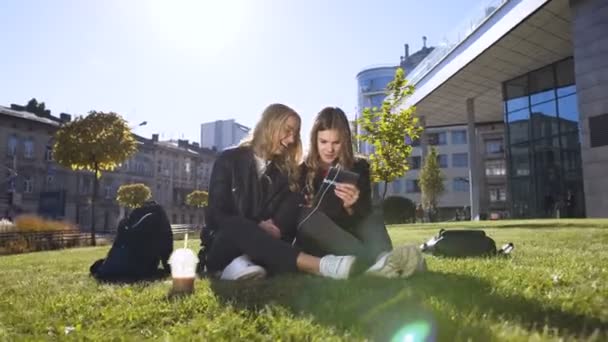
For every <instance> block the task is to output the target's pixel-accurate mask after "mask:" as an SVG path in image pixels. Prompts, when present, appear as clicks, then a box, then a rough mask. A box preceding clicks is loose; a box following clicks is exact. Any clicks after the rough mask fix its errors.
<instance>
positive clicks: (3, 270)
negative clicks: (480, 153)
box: [0, 220, 608, 341]
mask: <svg viewBox="0 0 608 342" xmlns="http://www.w3.org/2000/svg"><path fill="white" fill-rule="evenodd" d="M446 226H447V227H452V228H456V227H474V228H486V227H487V229H486V231H487V232H488V233H489V235H490V236H492V237H493V238H494V239H495V240H496V241H497V244H498V245H502V244H503V243H506V242H514V243H515V245H516V248H515V251H514V252H513V253H514V255H513V256H512V257H511V258H509V259H467V260H450V259H441V258H435V257H429V258H428V266H429V269H430V272H429V273H427V274H423V275H418V276H415V277H413V278H411V279H402V280H387V279H377V278H368V277H359V278H355V279H351V280H347V281H336V280H328V279H322V278H319V277H313V276H305V275H298V276H282V277H275V278H272V279H269V280H262V281H255V282H244V283H240V282H219V281H210V280H208V279H202V280H197V282H196V292H195V294H194V295H193V296H190V297H188V298H185V299H181V300H173V301H170V300H167V299H166V295H167V293H168V291H169V289H170V287H171V285H170V281H168V280H167V281H158V282H153V283H145V284H137V285H123V286H116V285H103V284H98V283H96V282H95V281H94V280H93V279H91V278H90V277H89V276H88V268H89V265H90V264H91V263H92V262H93V261H94V260H95V259H97V258H100V257H103V256H104V255H105V253H106V252H107V250H108V248H109V247H108V246H105V247H97V248H79V249H71V250H63V251H51V252H39V253H30V254H22V255H12V256H3V257H0V340H10V341H12V340H48V339H62V340H63V339H77V340H142V339H158V340H172V341H182V340H210V341H215V340H256V341H257V340H265V341H275V340H298V341H299V340H323V341H326V340H349V341H350V340H365V339H368V340H378V341H382V340H390V339H391V338H393V337H396V336H404V334H405V333H406V332H414V331H423V330H425V328H426V327H429V326H431V327H433V328H431V329H433V330H435V333H436V336H437V338H438V340H443V341H453V340H474V341H491V340H539V341H544V340H560V339H580V340H596V341H606V340H608V284H607V283H606V282H607V280H608V220H561V221H555V220H551V221H549V220H534V221H499V222H481V223H469V222H466V223H460V224H459V223H457V222H455V223H450V224H444V225H439V224H425V225H404V226H394V227H391V229H390V233H391V236H392V237H393V240H394V242H395V244H401V243H408V242H410V243H416V244H419V243H421V242H423V241H425V240H427V239H428V238H429V237H430V236H431V235H434V234H435V233H436V231H437V230H438V229H439V228H440V227H446ZM177 244H178V245H179V243H177ZM191 247H194V243H191ZM66 331H67V332H68V333H67V334H66Z"/></svg>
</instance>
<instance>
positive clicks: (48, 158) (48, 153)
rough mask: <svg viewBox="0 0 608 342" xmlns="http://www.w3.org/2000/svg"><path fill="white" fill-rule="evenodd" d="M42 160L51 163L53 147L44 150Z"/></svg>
mask: <svg viewBox="0 0 608 342" xmlns="http://www.w3.org/2000/svg"><path fill="white" fill-rule="evenodd" d="M44 160H45V161H52V160H53V147H51V146H47V147H46V149H45V150H44Z"/></svg>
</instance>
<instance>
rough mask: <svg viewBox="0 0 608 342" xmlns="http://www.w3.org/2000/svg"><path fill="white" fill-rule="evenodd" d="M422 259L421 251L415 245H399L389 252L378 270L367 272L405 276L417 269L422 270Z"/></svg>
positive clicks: (390, 276)
mask: <svg viewBox="0 0 608 342" xmlns="http://www.w3.org/2000/svg"><path fill="white" fill-rule="evenodd" d="M423 261H424V259H423V256H422V253H421V252H420V250H419V249H418V247H417V246H414V245H411V246H400V247H397V248H395V249H394V250H393V251H392V252H390V254H389V255H388V257H387V258H386V261H385V263H384V265H383V266H382V267H381V268H380V269H379V270H377V271H372V272H369V274H372V275H377V276H382V277H385V278H407V277H409V276H411V275H412V274H414V272H416V271H417V270H419V269H420V270H422V267H421V266H420V265H421V264H422V263H423Z"/></svg>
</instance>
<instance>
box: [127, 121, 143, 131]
mask: <svg viewBox="0 0 608 342" xmlns="http://www.w3.org/2000/svg"><path fill="white" fill-rule="evenodd" d="M147 124H148V121H142V122H140V123H139V124H137V125H134V126H131V127H129V128H130V129H135V128H137V127H140V126H145V125H147Z"/></svg>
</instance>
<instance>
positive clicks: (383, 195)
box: [382, 180, 388, 202]
mask: <svg viewBox="0 0 608 342" xmlns="http://www.w3.org/2000/svg"><path fill="white" fill-rule="evenodd" d="M386 190H388V181H386V180H385V181H384V191H383V192H382V202H384V199H385V198H386Z"/></svg>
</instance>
